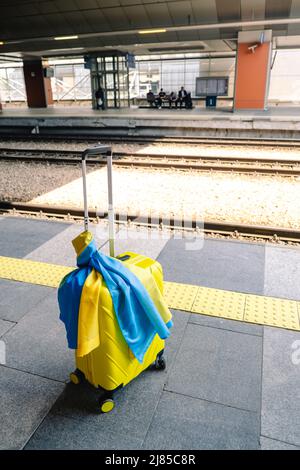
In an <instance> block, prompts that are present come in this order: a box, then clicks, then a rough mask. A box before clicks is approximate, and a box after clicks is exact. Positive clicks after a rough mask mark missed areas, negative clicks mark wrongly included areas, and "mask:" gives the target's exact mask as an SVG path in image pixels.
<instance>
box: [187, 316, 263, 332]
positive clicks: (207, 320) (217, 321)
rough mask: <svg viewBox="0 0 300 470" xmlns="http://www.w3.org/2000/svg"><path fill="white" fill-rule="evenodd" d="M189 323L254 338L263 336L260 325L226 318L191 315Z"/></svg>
mask: <svg viewBox="0 0 300 470" xmlns="http://www.w3.org/2000/svg"><path fill="white" fill-rule="evenodd" d="M189 322H190V323H196V324H198V325H203V326H210V327H211V328H219V329H221V330H229V331H236V332H237V333H245V334H249V335H255V336H262V335H263V327H262V326H260V325H252V324H249V323H244V322H241V321H235V320H227V319H226V318H216V317H211V316H209V315H199V314H196V313H195V314H191V316H190V319H189Z"/></svg>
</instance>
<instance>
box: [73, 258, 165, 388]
mask: <svg viewBox="0 0 300 470" xmlns="http://www.w3.org/2000/svg"><path fill="white" fill-rule="evenodd" d="M123 257H124V258H125V257H129V258H128V259H126V261H124V264H125V265H126V266H129V265H130V264H135V265H136V266H139V267H141V268H143V269H147V270H149V271H150V272H151V274H152V276H153V277H154V279H155V281H156V284H157V286H158V288H159V289H160V291H161V293H163V272H162V267H161V265H160V264H159V263H158V262H157V261H155V260H152V259H151V258H147V257H146V256H142V255H138V254H136V253H132V252H126V253H123V254H122V255H120V256H118V258H123ZM145 287H146V288H147V285H145ZM100 296H101V299H102V302H101V306H100V308H99V325H100V345H99V346H98V347H97V348H96V349H94V350H93V351H92V352H90V353H89V354H87V355H86V356H83V357H77V355H76V366H77V368H78V369H79V370H80V371H81V372H83V374H84V375H85V378H86V380H88V381H89V382H90V383H91V384H92V385H94V386H95V387H99V386H100V387H101V388H103V389H105V390H109V391H111V390H115V389H116V388H118V387H120V386H124V385H126V384H127V383H128V382H130V381H131V380H133V379H134V378H135V377H137V376H138V375H139V374H140V373H141V372H142V371H143V370H145V369H147V367H149V366H150V365H151V364H152V363H153V362H154V361H155V360H156V357H157V355H158V354H159V353H160V352H161V351H162V350H163V349H164V341H163V340H162V339H160V337H159V336H158V335H157V334H156V335H155V337H154V339H153V341H152V343H151V345H150V347H149V348H148V350H147V352H146V354H145V356H144V361H143V364H140V363H139V362H138V360H137V359H136V358H135V357H134V355H133V354H132V352H131V350H130V349H129V347H128V345H127V343H126V341H125V339H124V337H123V335H122V332H121V330H120V327H119V324H118V321H117V318H116V315H115V312H114V308H113V304H112V299H111V296H110V293H109V290H108V289H107V287H106V285H105V284H104V285H103V287H102V291H101V294H100ZM75 354H76V353H75Z"/></svg>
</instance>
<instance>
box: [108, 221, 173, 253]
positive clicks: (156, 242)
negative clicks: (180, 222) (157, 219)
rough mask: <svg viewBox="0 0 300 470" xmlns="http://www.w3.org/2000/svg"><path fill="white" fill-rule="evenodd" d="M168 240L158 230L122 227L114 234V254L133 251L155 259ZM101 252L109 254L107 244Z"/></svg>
mask: <svg viewBox="0 0 300 470" xmlns="http://www.w3.org/2000/svg"><path fill="white" fill-rule="evenodd" d="M168 240H169V236H168V238H167V237H166V235H163V234H162V233H161V232H160V231H158V230H151V231H150V230H148V229H145V228H130V227H124V228H121V229H120V230H119V232H118V233H117V234H116V240H115V252H116V254H121V253H124V252H125V251H133V252H134V253H141V254H143V255H144V256H148V257H149V258H153V259H156V258H157V257H158V255H159V254H160V252H161V251H162V249H163V248H164V246H165V245H166V243H167V242H168ZM101 251H102V252H103V253H105V254H107V255H108V254H109V245H108V243H107V244H106V245H105V246H104V247H103V248H102V250H101Z"/></svg>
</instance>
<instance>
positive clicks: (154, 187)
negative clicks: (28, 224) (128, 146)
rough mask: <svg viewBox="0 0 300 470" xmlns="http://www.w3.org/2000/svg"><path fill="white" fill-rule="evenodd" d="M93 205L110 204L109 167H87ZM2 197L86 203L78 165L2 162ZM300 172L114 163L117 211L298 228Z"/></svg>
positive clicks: (52, 203)
mask: <svg viewBox="0 0 300 470" xmlns="http://www.w3.org/2000/svg"><path fill="white" fill-rule="evenodd" d="M87 183H88V200H89V206H90V208H93V209H94V208H95V207H96V208H97V210H99V211H103V212H106V210H107V175H106V169H105V168H101V169H98V170H95V168H91V167H90V168H89V174H88V177H87ZM0 199H1V200H2V201H3V200H5V201H22V202H31V203H33V204H41V205H50V206H67V207H70V206H71V207H78V208H82V206H83V198H82V179H81V169H80V166H78V165H77V166H64V165H46V164H32V163H16V162H14V163H8V162H0ZM299 200H300V178H299V177H293V178H291V177H289V178H284V177H272V176H261V175H260V176H255V175H253V176H252V175H249V176H248V175H238V174H234V173H233V174H230V175H229V174H213V173H192V172H179V171H174V170H172V171H171V170H168V171H162V170H145V169H139V170H136V169H124V168H114V206H115V210H116V212H120V213H130V214H136V213H140V214H141V215H148V214H149V213H150V212H151V213H152V214H153V216H155V214H156V215H158V214H163V215H164V216H165V217H166V218H168V216H169V215H170V216H171V217H172V216H175V217H176V216H180V217H181V216H184V217H187V218H190V217H195V216H196V217H197V218H198V220H203V218H205V220H215V221H226V222H235V223H243V224H254V225H266V226H277V227H286V228H293V229H299V226H300V204H299Z"/></svg>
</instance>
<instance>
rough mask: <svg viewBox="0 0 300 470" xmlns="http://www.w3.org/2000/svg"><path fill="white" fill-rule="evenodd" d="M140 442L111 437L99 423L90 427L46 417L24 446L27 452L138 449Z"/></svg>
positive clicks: (80, 422) (128, 438) (82, 422)
mask: <svg viewBox="0 0 300 470" xmlns="http://www.w3.org/2000/svg"><path fill="white" fill-rule="evenodd" d="M141 443H142V440H141V439H135V438H134V437H133V436H131V435H130V434H127V435H124V434H120V433H118V434H111V433H109V432H108V431H107V430H106V429H105V427H104V426H103V425H102V424H101V422H100V423H99V426H91V424H90V423H88V422H84V421H75V420H73V419H69V418H66V417H64V416H60V415H53V414H51V413H50V414H49V415H48V416H47V417H46V419H45V420H44V421H43V423H42V424H41V426H40V427H39V428H38V430H37V431H36V432H35V434H34V435H33V437H32V438H31V439H30V441H29V442H28V444H27V445H26V447H25V449H26V450H38V449H39V450H41V449H52V450H54V449H75V450H77V449H78V450H82V449H91V450H97V449H113V450H124V449H125V450H126V449H139V448H140V447H141Z"/></svg>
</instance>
